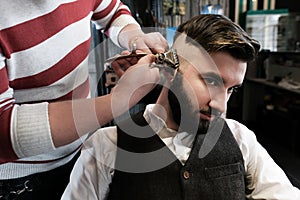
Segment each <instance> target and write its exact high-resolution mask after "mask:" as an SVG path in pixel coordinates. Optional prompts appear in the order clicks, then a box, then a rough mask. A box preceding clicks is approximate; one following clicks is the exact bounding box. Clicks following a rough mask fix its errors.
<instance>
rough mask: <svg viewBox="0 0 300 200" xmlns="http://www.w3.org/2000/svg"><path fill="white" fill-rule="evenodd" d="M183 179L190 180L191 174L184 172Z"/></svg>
mask: <svg viewBox="0 0 300 200" xmlns="http://www.w3.org/2000/svg"><path fill="white" fill-rule="evenodd" d="M183 178H184V179H189V178H190V173H189V172H188V171H184V172H183Z"/></svg>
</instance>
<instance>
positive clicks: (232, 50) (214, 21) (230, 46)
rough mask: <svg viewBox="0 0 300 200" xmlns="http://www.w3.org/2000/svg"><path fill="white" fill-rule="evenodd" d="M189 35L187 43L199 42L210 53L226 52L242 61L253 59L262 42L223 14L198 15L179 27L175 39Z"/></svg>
mask: <svg viewBox="0 0 300 200" xmlns="http://www.w3.org/2000/svg"><path fill="white" fill-rule="evenodd" d="M181 33H185V34H186V35H187V36H188V37H187V39H186V43H192V42H197V43H198V44H200V45H201V46H202V47H203V48H204V49H205V50H206V51H207V52H208V53H214V52H226V53H229V54H230V55H231V56H232V57H234V58H236V59H238V60H242V61H246V62H248V61H252V60H253V59H254V58H255V57H256V55H257V53H258V51H259V49H260V44H259V42H258V41H257V40H255V39H253V38H251V37H250V36H249V35H248V34H247V33H246V32H245V31H244V30H243V29H242V28H241V27H240V26H239V25H237V24H236V23H233V22H232V21H231V20H230V19H229V18H227V17H225V16H223V15H214V14H206V15H198V16H195V17H193V18H191V19H190V20H188V21H186V22H184V23H182V24H181V25H179V27H178V28H177V32H176V34H175V37H174V41H175V40H176V38H177V37H178V36H179V35H180V34H181Z"/></svg>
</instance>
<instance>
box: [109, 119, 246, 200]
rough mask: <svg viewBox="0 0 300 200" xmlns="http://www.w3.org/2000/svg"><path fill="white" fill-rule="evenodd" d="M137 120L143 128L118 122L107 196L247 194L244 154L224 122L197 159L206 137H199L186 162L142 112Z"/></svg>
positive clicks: (161, 199)
mask: <svg viewBox="0 0 300 200" xmlns="http://www.w3.org/2000/svg"><path fill="white" fill-rule="evenodd" d="M133 119H134V121H135V123H137V124H139V125H141V126H144V127H143V130H137V129H136V128H132V124H130V123H128V122H126V121H124V122H122V123H121V124H119V126H118V150H117V158H116V170H115V174H114V177H113V180H112V183H111V184H110V192H109V196H108V199H110V200H112V199H115V200H122V199H125V200H127V199H128V200H177V199H186V200H198V199H204V200H222V199H224V200H241V199H245V171H244V163H243V157H242V154H241V151H240V149H239V147H238V144H237V142H236V140H235V138H234V137H233V135H232V133H231V131H230V129H229V128H228V126H227V124H226V123H224V126H223V130H222V132H221V133H220V137H219V140H217V142H216V144H215V145H214V147H213V149H212V150H211V151H210V152H209V153H208V154H207V155H206V156H205V157H203V158H199V150H200V147H201V145H202V144H203V140H204V139H203V138H204V136H203V135H202V137H201V136H197V137H196V139H195V142H194V146H193V148H192V151H191V154H190V156H189V159H188V160H187V162H186V164H185V165H184V166H182V164H181V163H180V162H179V160H177V158H176V157H175V156H174V154H173V153H172V152H171V151H170V150H169V149H168V148H167V147H166V145H165V144H164V143H163V142H162V140H161V139H160V138H159V137H158V136H157V135H156V134H155V133H154V132H153V130H152V129H151V128H150V127H149V126H146V125H148V124H147V122H146V121H145V119H144V118H143V117H142V115H140V114H139V115H137V116H134V118H133ZM120 127H122V130H121V129H120ZM146 127H147V128H146ZM131 129H136V130H131ZM128 131H141V132H139V133H138V134H139V135H140V136H144V137H145V136H147V138H140V137H133V136H131V135H128V134H126V133H125V132H128ZM135 134H136V133H135ZM128 152H131V153H129V154H128Z"/></svg>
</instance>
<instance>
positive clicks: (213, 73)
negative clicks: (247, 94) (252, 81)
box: [199, 72, 243, 89]
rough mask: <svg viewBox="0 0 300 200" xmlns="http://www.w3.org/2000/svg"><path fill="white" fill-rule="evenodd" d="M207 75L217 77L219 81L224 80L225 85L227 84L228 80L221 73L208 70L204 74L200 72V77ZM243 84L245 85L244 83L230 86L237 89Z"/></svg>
mask: <svg viewBox="0 0 300 200" xmlns="http://www.w3.org/2000/svg"><path fill="white" fill-rule="evenodd" d="M205 76H209V77H212V78H214V79H216V80H217V81H220V82H222V83H223V84H224V85H225V84H226V81H225V80H224V79H223V78H222V77H221V76H220V75H219V74H217V73H215V72H207V73H203V75H202V74H199V77H200V78H201V77H205ZM242 85H243V83H241V84H237V85H234V86H232V87H230V88H236V89H237V88H240V87H242Z"/></svg>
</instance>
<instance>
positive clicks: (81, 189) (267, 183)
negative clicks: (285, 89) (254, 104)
mask: <svg viewBox="0 0 300 200" xmlns="http://www.w3.org/2000/svg"><path fill="white" fill-rule="evenodd" d="M153 106H154V105H148V106H147V108H146V111H145V113H144V117H145V119H146V120H147V122H148V123H149V125H150V126H151V128H152V129H153V130H154V131H155V132H156V133H157V134H158V135H159V136H160V138H161V139H162V140H163V142H164V143H165V144H166V146H167V147H169V149H170V150H171V151H172V152H173V153H174V155H176V157H177V158H178V159H179V160H180V162H181V163H182V164H183V165H184V163H185V161H186V160H187V159H188V157H189V154H190V152H191V147H192V143H193V139H194V138H193V137H191V135H190V134H187V133H186V132H182V133H176V132H175V131H174V130H170V129H168V128H167V127H166V124H165V122H164V121H163V120H162V119H161V118H159V117H158V116H156V115H154V114H153V113H152V112H151V111H152V109H153ZM226 122H227V124H228V126H229V128H230V130H231V131H232V133H233V136H234V138H235V139H236V141H237V143H238V145H239V147H240V150H241V152H242V155H243V159H244V166H245V171H246V174H247V179H249V180H250V184H249V185H248V189H250V190H251V191H252V193H251V194H249V195H247V198H249V199H269V200H271V199H272V200H275V199H278V200H300V190H298V189H297V188H296V187H293V186H292V184H291V183H290V181H289V180H288V178H287V176H286V175H285V173H284V172H283V170H282V169H281V168H280V167H279V166H278V165H277V164H276V163H275V162H274V161H273V159H272V158H271V157H270V155H269V154H268V153H267V151H266V150H265V149H264V148H263V147H262V146H261V145H260V144H259V143H258V141H257V140H256V137H255V135H254V133H253V132H252V131H250V130H249V129H248V128H247V127H245V126H244V125H242V124H240V123H239V122H237V121H234V120H231V119H226ZM141 134H142V133H141ZM116 151H117V129H116V127H115V126H112V127H107V128H102V129H99V130H98V131H97V132H96V133H94V134H93V135H92V136H91V137H90V138H89V139H88V140H87V141H85V142H84V147H83V149H82V151H81V155H80V157H79V159H78V161H77V162H76V164H75V166H74V169H73V171H72V173H71V179H70V183H69V184H68V186H67V188H66V190H65V192H64V194H63V196H62V199H78V200H82V199H86V200H94V199H99V200H104V199H106V197H107V194H108V193H109V184H110V183H111V181H112V177H113V174H114V164H115V159H116ZM128 184H130V183H128Z"/></svg>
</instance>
